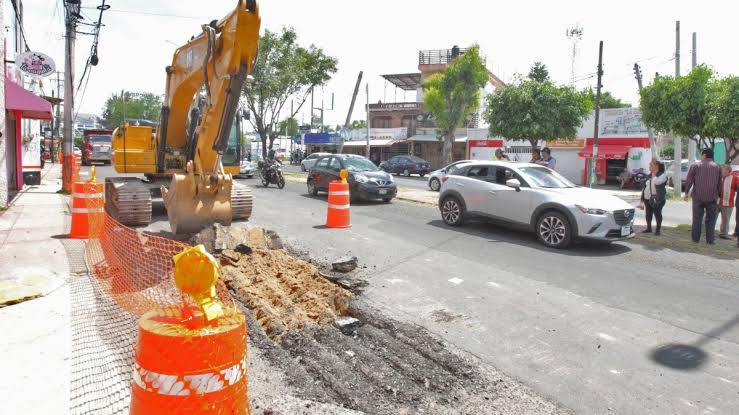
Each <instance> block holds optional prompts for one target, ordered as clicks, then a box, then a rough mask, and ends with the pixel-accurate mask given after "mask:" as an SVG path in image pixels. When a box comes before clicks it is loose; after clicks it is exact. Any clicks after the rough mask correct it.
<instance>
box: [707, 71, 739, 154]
mask: <svg viewBox="0 0 739 415" xmlns="http://www.w3.org/2000/svg"><path fill="white" fill-rule="evenodd" d="M706 124H707V125H706V127H707V129H708V130H709V131H710V133H711V135H712V136H714V137H722V138H723V139H724V143H725V144H726V154H727V157H728V160H730V161H734V160H735V159H736V158H737V156H739V149H738V148H737V145H739V77H736V76H730V77H727V78H724V79H720V80H717V81H714V82H713V83H712V84H711V86H710V89H709V100H708V117H707V121H706Z"/></svg>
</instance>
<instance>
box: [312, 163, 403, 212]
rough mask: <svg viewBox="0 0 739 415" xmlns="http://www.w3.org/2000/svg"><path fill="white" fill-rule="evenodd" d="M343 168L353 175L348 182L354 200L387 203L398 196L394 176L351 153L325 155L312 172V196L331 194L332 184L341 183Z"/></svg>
mask: <svg viewBox="0 0 739 415" xmlns="http://www.w3.org/2000/svg"><path fill="white" fill-rule="evenodd" d="M342 169H346V170H347V171H348V172H349V177H348V178H347V181H348V182H349V191H350V193H351V198H352V199H355V200H356V199H364V200H370V199H382V201H383V202H385V203H387V202H390V201H391V200H392V199H393V198H394V197H395V195H396V194H397V193H398V188H397V187H396V186H395V181H394V180H393V176H391V175H389V174H387V173H385V172H383V171H381V170H380V169H378V168H377V166H375V164H374V163H372V162H371V161H369V160H367V159H366V158H364V157H362V156H355V155H351V154H331V155H327V156H321V157H320V158H319V159H318V160H317V161H316V164H315V165H313V167H311V169H310V171H309V172H308V193H309V194H311V195H314V196H315V195H317V194H318V192H327V191H328V184H329V183H330V182H331V181H333V180H341V176H340V175H339V172H341V170H342Z"/></svg>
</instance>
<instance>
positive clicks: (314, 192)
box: [308, 180, 318, 196]
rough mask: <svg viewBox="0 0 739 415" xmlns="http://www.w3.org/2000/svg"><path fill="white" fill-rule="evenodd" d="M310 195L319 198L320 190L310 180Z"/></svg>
mask: <svg viewBox="0 0 739 415" xmlns="http://www.w3.org/2000/svg"><path fill="white" fill-rule="evenodd" d="M308 194H309V195H311V196H318V188H317V187H316V184H315V183H313V180H308Z"/></svg>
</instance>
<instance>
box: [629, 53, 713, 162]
mask: <svg viewBox="0 0 739 415" xmlns="http://www.w3.org/2000/svg"><path fill="white" fill-rule="evenodd" d="M712 79H713V71H711V70H710V69H709V68H707V67H706V66H704V65H700V66H696V67H695V68H694V69H693V70H692V71H691V72H690V73H689V74H688V75H686V76H681V77H678V78H671V77H666V76H664V77H663V76H660V77H658V78H656V79H655V80H654V82H653V83H652V84H651V85H649V86H646V87H644V88H643V89H642V90H641V92H640V97H641V104H640V107H641V111H642V120H643V121H644V124H646V125H647V127H650V128H653V129H654V130H656V131H658V132H661V133H670V132H671V133H673V134H675V135H677V136H680V137H687V138H689V139H691V140H695V138H694V137H695V136H700V142H699V144H700V145H701V147H704V146H709V147H711V148H713V147H714V145H715V136H714V135H713V131H711V129H709V128H706V121H707V115H708V114H707V110H708V103H709V101H708V100H709V86H710V85H711V84H712Z"/></svg>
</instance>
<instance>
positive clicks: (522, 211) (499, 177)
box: [485, 166, 531, 224]
mask: <svg viewBox="0 0 739 415" xmlns="http://www.w3.org/2000/svg"><path fill="white" fill-rule="evenodd" d="M511 179H516V180H518V181H519V182H521V187H520V191H516V189H514V188H512V187H508V186H507V185H506V182H507V181H508V180H511ZM486 181H487V184H488V188H487V192H486V196H487V203H486V207H485V213H487V214H488V215H490V216H493V217H495V218H498V219H502V220H505V221H509V222H515V223H521V224H528V223H529V221H530V219H531V188H530V187H529V186H528V183H526V182H525V181H524V180H523V178H522V177H521V176H520V175H519V174H518V173H516V172H515V171H513V170H512V169H510V168H508V167H502V166H496V167H495V168H491V169H490V170H489V171H488V177H487V178H486Z"/></svg>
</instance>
